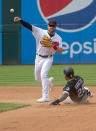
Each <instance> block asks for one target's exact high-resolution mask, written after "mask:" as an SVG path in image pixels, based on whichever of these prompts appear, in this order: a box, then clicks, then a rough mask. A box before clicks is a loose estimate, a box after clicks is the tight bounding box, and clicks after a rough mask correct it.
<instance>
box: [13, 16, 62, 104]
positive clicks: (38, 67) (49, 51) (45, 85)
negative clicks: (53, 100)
mask: <svg viewBox="0 0 96 131" xmlns="http://www.w3.org/2000/svg"><path fill="white" fill-rule="evenodd" d="M17 21H19V22H20V23H21V24H22V25H23V26H24V27H26V28H28V29H29V30H31V31H32V34H33V35H34V37H35V39H36V59H35V80H36V81H39V82H42V97H41V98H40V99H38V100H37V101H36V102H38V103H42V102H49V101H50V98H49V88H51V89H52V88H53V86H54V85H53V82H54V78H53V77H50V78H48V76H47V75H48V72H49V70H50V68H51V66H52V63H53V55H54V53H55V52H58V53H60V54H62V38H61V37H60V36H59V35H58V34H57V33H55V32H54V31H55V29H56V21H54V20H53V21H50V22H49V23H48V30H44V29H41V28H38V27H36V26H33V25H31V24H29V23H27V22H25V21H23V20H21V18H20V17H14V22H17ZM44 36H47V37H49V38H51V40H52V42H53V47H51V48H49V47H43V46H42V44H41V41H42V38H43V37H44ZM54 43H57V44H56V45H55V44H54Z"/></svg>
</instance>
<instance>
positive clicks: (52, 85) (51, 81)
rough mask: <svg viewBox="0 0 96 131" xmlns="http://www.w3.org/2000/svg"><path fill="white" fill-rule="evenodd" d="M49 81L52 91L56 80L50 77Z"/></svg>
mask: <svg viewBox="0 0 96 131" xmlns="http://www.w3.org/2000/svg"><path fill="white" fill-rule="evenodd" d="M49 81H50V83H49V89H50V90H51V91H52V90H53V88H54V78H53V77H50V78H49Z"/></svg>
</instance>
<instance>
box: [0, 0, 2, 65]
mask: <svg viewBox="0 0 96 131" xmlns="http://www.w3.org/2000/svg"><path fill="white" fill-rule="evenodd" d="M1 17H2V0H0V64H2V33H1V32H2V18H1Z"/></svg>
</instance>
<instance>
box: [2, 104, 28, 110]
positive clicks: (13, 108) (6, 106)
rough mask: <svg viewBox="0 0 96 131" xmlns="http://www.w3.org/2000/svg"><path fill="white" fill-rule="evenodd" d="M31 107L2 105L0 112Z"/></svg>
mask: <svg viewBox="0 0 96 131" xmlns="http://www.w3.org/2000/svg"><path fill="white" fill-rule="evenodd" d="M25 106H29V104H10V103H0V112H4V111H9V110H15V109H18V108H23V107H25Z"/></svg>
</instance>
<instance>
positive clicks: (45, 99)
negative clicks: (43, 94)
mask: <svg viewBox="0 0 96 131" xmlns="http://www.w3.org/2000/svg"><path fill="white" fill-rule="evenodd" d="M49 101H50V99H49V98H40V99H38V100H37V101H36V102H37V103H43V102H49Z"/></svg>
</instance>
